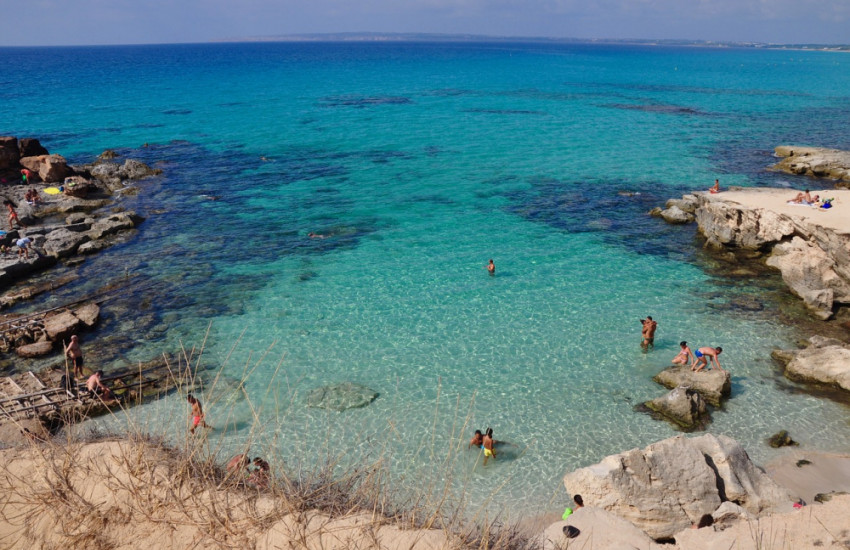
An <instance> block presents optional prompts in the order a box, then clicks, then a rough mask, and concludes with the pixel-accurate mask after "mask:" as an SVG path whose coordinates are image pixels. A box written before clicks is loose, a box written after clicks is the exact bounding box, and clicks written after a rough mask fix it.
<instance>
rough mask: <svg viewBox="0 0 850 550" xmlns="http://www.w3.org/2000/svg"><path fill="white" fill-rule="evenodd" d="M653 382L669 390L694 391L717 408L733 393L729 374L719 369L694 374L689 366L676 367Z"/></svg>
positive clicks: (668, 369)
mask: <svg viewBox="0 0 850 550" xmlns="http://www.w3.org/2000/svg"><path fill="white" fill-rule="evenodd" d="M653 380H654V381H656V382H658V383H659V384H661V385H662V386H664V387H665V388H668V389H673V388H677V387H679V386H684V387H686V388H689V389H691V390H694V391H696V392H698V393H699V394H700V395H701V396H702V398H703V399H705V400H706V401H707V402H708V403H710V404H711V405H714V406H715V407H719V406H720V403H721V401H722V400H723V399H725V398H727V397H729V394H730V393H732V379H731V376H730V375H729V372H728V371H720V370H717V369H712V370H708V371H707V370H705V369H703V370H702V371H700V372H694V371H692V370H691V369H690V367H688V366H687V365H675V366H672V367H669V368H666V369H664V370H663V371H661V372H659V373H658V374H657V375H655V377H654V378H653Z"/></svg>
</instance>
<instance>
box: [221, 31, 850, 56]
mask: <svg viewBox="0 0 850 550" xmlns="http://www.w3.org/2000/svg"><path fill="white" fill-rule="evenodd" d="M215 42H503V43H510V42H522V43H541V44H624V45H625V44H633V45H645V46H700V47H712V48H764V49H790V50H818V51H850V44H776V43H768V42H719V41H712V40H685V39H662V40H652V39H648V38H635V39H623V38H551V37H535V36H488V35H478V34H439V33H382V32H341V33H312V34H286V35H272V36H248V37H241V38H226V39H220V40H216V41H215Z"/></svg>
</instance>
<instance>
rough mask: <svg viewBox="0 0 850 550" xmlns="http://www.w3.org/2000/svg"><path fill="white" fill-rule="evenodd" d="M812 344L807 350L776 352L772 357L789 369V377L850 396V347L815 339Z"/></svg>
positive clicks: (814, 337)
mask: <svg viewBox="0 0 850 550" xmlns="http://www.w3.org/2000/svg"><path fill="white" fill-rule="evenodd" d="M808 343H809V346H808V347H807V348H805V349H799V350H774V351H773V353H772V354H771V356H772V357H773V358H774V359H776V360H777V361H779V362H780V363H782V364H784V365H785V377H786V378H788V379H789V380H794V381H796V382H806V383H814V384H824V385H827V386H831V387H834V388H839V389H842V390H844V391H847V392H850V346H848V345H847V344H845V343H844V342H841V341H840V340H835V339H833V338H824V337H822V336H812V337H811V338H809V340H808Z"/></svg>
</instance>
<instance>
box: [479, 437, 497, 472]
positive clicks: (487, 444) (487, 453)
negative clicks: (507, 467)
mask: <svg viewBox="0 0 850 550" xmlns="http://www.w3.org/2000/svg"><path fill="white" fill-rule="evenodd" d="M482 446H483V447H484V466H486V465H487V459H488V458H490V457H493V460H496V449H495V448H494V447H495V446H496V442H495V441H494V440H493V428H487V431H486V432H484V440H483V442H482Z"/></svg>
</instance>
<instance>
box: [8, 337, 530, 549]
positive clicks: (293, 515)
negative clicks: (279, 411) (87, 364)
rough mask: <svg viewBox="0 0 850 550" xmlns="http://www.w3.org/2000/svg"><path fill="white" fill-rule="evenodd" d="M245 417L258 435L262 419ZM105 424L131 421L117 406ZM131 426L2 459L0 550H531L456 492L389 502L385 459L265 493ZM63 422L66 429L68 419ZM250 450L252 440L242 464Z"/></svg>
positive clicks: (200, 444)
mask: <svg viewBox="0 0 850 550" xmlns="http://www.w3.org/2000/svg"><path fill="white" fill-rule="evenodd" d="M202 349H203V348H201V350H202ZM266 353H268V351H267V352H266ZM201 355H202V354H201V353H200V351H196V350H194V349H192V350H182V352H181V354H180V359H179V361H178V364H176V365H174V366H173V368H172V369H171V374H172V376H173V377H174V382H175V384H176V385H177V386H178V387H192V386H195V387H197V386H198V381H197V380H196V379H195V376H194V374H195V373H197V372H198V371H199V370H200V365H201V363H200V361H201V359H200V358H201ZM264 357H265V354H263V357H261V358H260V359H263V358H264ZM260 359H258V360H257V361H256V362H253V363H251V362H249V363H246V366H245V368H244V369H243V375H242V379H241V383H240V384H238V386H237V387H236V388H233V387H232V385H230V386H228V387H227V389H226V391H227V392H234V391H236V392H242V393H243V394H244V393H245V389H244V382H245V380H247V378H248V377H249V376H250V375H251V374H252V373H253V371H254V370H255V369H256V365H258V364H259V363H260ZM282 363H283V359H281V361H280V363H279V365H278V368H280V364H282ZM252 364H253V366H251V365H252ZM221 377H222V374H221V370H219V371H217V372H216V373H215V374H214V376H213V378H212V380H211V382H209V383H208V384H207V385H206V387H204V388H203V392H204V393H203V395H204V397H205V399H207V400H209V403H205V405H212V406H214V405H215V403H216V399H217V398H218V399H225V397H226V396H223V395H221V393H223V390H222V391H219V392H218V394H217V391H218V389H219V385H220V380H221ZM270 387H271V385H270ZM181 391H182V390H181ZM245 398H246V399H247V400H248V403H249V405H250V404H251V400H250V396H248V395H247V394H246V395H245ZM251 409H252V411H253V415H254V426H252V427H251V429H250V430H249V432H250V434H254V433H255V432H257V431H259V426H261V425H262V424H261V423H260V422H259V418H260V416H261V414H262V411H259V410H256V409H254V407H253V406H252V405H251ZM217 411H218V412H220V409H217ZM111 414H113V415H116V417H117V416H123V415H125V414H126V411H124V410H123V408H122V407H120V406H119V407H117V408H113V411H112V413H111ZM126 419H127V421H128V422H129V425H130V430H129V433H128V434H126V435H122V436H120V437H116V436H113V435H111V434H108V433H105V432H102V431H98V430H88V431H86V432H83V433H81V432H80V431H79V430H74V429H66V430H64V431H63V432H62V435H61V436H60V437H55V438H53V439H52V440H49V441H47V442H31V443H30V444H29V446H28V447H27V448H21V449H16V450H14V451H7V452H11V453H13V454H11V455H8V456H7V460H6V461H5V464H3V465H0V495H1V496H0V547H2V548H86V549H94V550H100V549H104V550H105V549H118V548H139V547H147V548H228V549H230V548H233V549H236V548H238V549H245V548H304V549H314V548H315V549H322V550H324V549H327V550H331V549H335V548H405V549H413V548H453V549H454V548H457V549H466V548H468V549H480V550H484V549H493V550H526V549H530V548H533V547H534V544H533V543H532V541H533V540H534V539H532V538H531V537H530V536H528V535H527V534H525V533H523V532H522V531H521V529H519V527H518V526H517V525H505V524H503V523H502V522H500V521H498V520H497V521H487V520H486V519H485V520H475V519H474V515H470V514H468V513H467V511H466V510H464V509H463V505H462V504H454V505H451V504H449V502H450V499H448V498H447V497H446V495H447V494H448V492H449V485H450V483H451V480H447V481H445V486H441V487H428V488H424V489H423V491H422V495H419V496H417V495H414V496H409V495H408V496H406V497H401V495H399V494H394V493H393V490H392V487H391V486H392V483H391V481H390V480H391V476H390V472H389V471H388V468H387V466H386V464H387V462H388V461H387V460H385V459H383V458H382V457H379V458H378V459H376V460H374V461H372V462H370V463H365V464H361V465H358V466H353V467H352V466H346V465H344V464H342V461H341V460H340V458H341V457H340V456H334V455H332V454H330V453H329V454H328V455H327V458H326V459H325V460H323V461H322V462H321V463H320V464H315V465H311V466H310V467H297V468H295V469H291V468H284V467H274V468H273V469H272V475H271V476H270V478H269V482H268V484H264V486H262V487H258V486H257V485H256V484H252V483H250V481H249V480H248V479H250V478H248V479H246V478H245V477H244V475H240V474H237V475H234V474H233V473H228V472H227V471H225V469H224V468H223V467H222V464H224V462H226V458H227V457H226V456H223V449H222V448H221V447H220V445H221V443H220V441H221V439H222V438H219V439H218V441H219V443H211V442H210V440H209V439H208V438H206V437H204V436H203V435H196V436H190V435H188V434H187V435H186V437H185V438H184V439H183V441H182V442H178V443H177V444H175V443H174V442H173V441H171V442H170V441H168V440H167V439H166V438H165V434H162V433H156V431H155V430H151V429H146V428H144V427H142V426H139V425H137V424H134V420H133V419H134V416H133V415H129V414H128V415H126ZM63 420H64V422H66V423H68V427H69V428H73V425H74V419H73V418H65V419H63ZM465 427H466V426H465V425H464V428H465ZM252 443H253V441H251V436H248V438H246V441H245V446H244V452H245V453H247V450H248V449H249V448H250V447H251V444H252ZM281 466H282V465H281ZM435 496H436V498H435ZM470 517H473V520H472V521H470V520H468V519H467V518H470Z"/></svg>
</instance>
